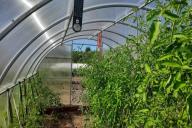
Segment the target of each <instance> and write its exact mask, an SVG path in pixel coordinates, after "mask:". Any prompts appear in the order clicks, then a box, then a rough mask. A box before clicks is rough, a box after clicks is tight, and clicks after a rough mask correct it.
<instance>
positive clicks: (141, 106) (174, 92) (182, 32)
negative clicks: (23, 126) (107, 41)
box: [81, 0, 192, 128]
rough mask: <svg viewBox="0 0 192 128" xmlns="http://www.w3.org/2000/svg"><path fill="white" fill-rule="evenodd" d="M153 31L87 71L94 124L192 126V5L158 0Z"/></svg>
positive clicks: (149, 27) (150, 21)
mask: <svg viewBox="0 0 192 128" xmlns="http://www.w3.org/2000/svg"><path fill="white" fill-rule="evenodd" d="M145 21H146V23H144V24H143V23H142V25H143V26H141V27H144V28H145V29H146V31H147V34H146V33H143V34H140V35H138V36H134V37H129V38H128V39H127V43H126V44H125V45H124V46H121V47H118V48H115V49H113V50H111V51H109V52H108V53H106V54H105V55H104V56H103V57H102V58H101V57H97V55H96V56H95V57H94V59H93V60H92V62H90V63H89V64H88V65H89V66H87V67H86V68H84V69H82V71H81V73H82V75H83V76H84V81H83V83H84V86H85V88H86V92H87V93H86V98H87V102H88V103H89V105H90V111H89V112H90V114H91V115H92V117H93V118H91V119H92V120H93V127H96V128H106V127H107V128H125V127H130V128H131V127H133V128H135V127H146V128H148V127H160V128H161V127H162V128H164V127H192V119H191V116H192V90H191V88H192V80H191V77H192V22H191V21H192V7H191V2H190V1H187V0H180V1H179V0H171V1H164V2H161V1H157V7H156V8H155V9H154V10H151V11H149V12H148V13H147V16H146V19H145Z"/></svg>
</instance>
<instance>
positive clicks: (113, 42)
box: [65, 34, 122, 45]
mask: <svg viewBox="0 0 192 128" xmlns="http://www.w3.org/2000/svg"><path fill="white" fill-rule="evenodd" d="M71 35H73V34H71ZM88 35H89V36H91V35H92V34H83V35H76V36H72V37H70V38H65V40H66V41H67V40H68V39H71V38H75V37H79V36H88ZM102 38H104V39H107V40H110V41H111V42H113V43H115V44H117V45H122V44H120V43H119V42H117V41H114V40H113V39H111V38H109V37H105V36H102Z"/></svg>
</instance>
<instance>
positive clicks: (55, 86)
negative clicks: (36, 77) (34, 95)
mask: <svg viewBox="0 0 192 128" xmlns="http://www.w3.org/2000/svg"><path fill="white" fill-rule="evenodd" d="M71 50H72V48H71V45H61V46H58V47H57V48H55V49H54V50H53V51H51V52H50V53H49V54H48V55H47V56H46V57H45V58H44V59H43V61H42V63H41V64H40V67H39V71H40V73H41V74H42V77H43V85H45V86H48V87H49V88H50V89H51V90H52V91H53V92H55V93H56V94H58V95H59V96H60V99H61V103H63V104H70V86H71Z"/></svg>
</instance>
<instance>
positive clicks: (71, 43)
mask: <svg viewBox="0 0 192 128" xmlns="http://www.w3.org/2000/svg"><path fill="white" fill-rule="evenodd" d="M72 54H73V41H72V43H71V67H70V68H71V73H70V79H71V82H70V105H72V103H71V100H72V96H71V95H72V85H73V83H72V81H73V79H72V77H73V75H72V72H73V68H72V66H73V58H72Z"/></svg>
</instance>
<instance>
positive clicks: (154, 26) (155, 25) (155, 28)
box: [149, 21, 161, 44]
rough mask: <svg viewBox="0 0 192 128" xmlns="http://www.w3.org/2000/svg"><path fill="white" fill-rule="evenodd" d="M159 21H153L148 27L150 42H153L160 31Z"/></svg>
mask: <svg viewBox="0 0 192 128" xmlns="http://www.w3.org/2000/svg"><path fill="white" fill-rule="evenodd" d="M160 25H161V22H160V21H154V22H153V23H152V25H151V27H150V36H149V38H150V42H151V44H154V42H155V41H156V40H157V38H158V36H159V33H160Z"/></svg>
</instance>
